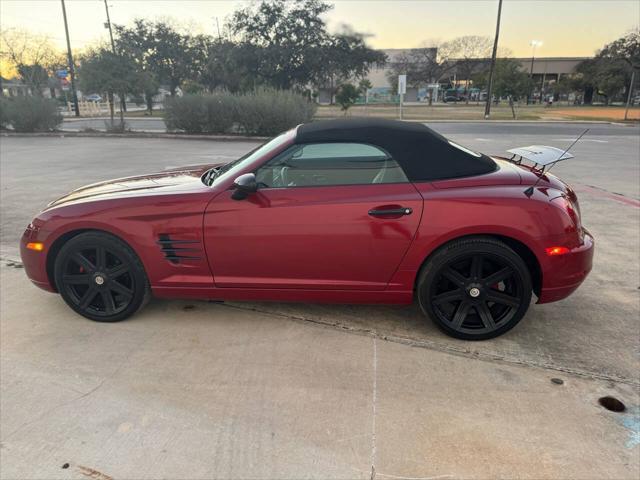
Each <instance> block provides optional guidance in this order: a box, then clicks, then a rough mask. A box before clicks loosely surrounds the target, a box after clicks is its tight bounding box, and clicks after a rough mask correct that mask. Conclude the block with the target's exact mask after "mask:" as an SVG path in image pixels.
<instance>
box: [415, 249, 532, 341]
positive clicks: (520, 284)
mask: <svg viewBox="0 0 640 480" xmlns="http://www.w3.org/2000/svg"><path fill="white" fill-rule="evenodd" d="M416 293H417V297H418V303H419V305H420V309H421V310H422V312H423V313H424V314H425V315H426V316H428V317H429V318H431V319H432V320H433V322H434V323H435V324H436V325H437V326H438V327H439V328H440V329H441V330H442V331H444V332H445V333H446V334H447V335H450V336H452V337H455V338H460V339H463V340H486V339H489V338H494V337H497V336H499V335H502V334H503V333H505V332H507V331H508V330H511V329H512V328H513V327H514V326H516V324H517V323H518V322H519V321H520V320H521V319H522V317H524V315H525V313H526V312H527V310H528V308H529V304H530V303H531V293H532V286H531V275H530V273H529V270H528V268H527V266H526V265H525V263H524V262H523V261H522V258H520V256H519V255H518V254H517V253H516V252H514V251H513V250H512V249H511V248H509V246H507V245H506V244H504V243H503V242H500V241H498V240H495V239H492V238H484V237H476V238H468V239H463V240H458V241H454V242H451V243H449V244H447V245H445V246H444V247H442V248H440V249H439V250H438V251H437V252H436V253H434V254H433V256H432V257H431V258H430V259H429V260H428V262H427V263H426V264H425V266H424V267H423V269H422V271H421V272H420V275H419V277H418V283H417V292H416Z"/></svg>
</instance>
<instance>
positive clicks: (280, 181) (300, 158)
mask: <svg viewBox="0 0 640 480" xmlns="http://www.w3.org/2000/svg"><path fill="white" fill-rule="evenodd" d="M256 179H257V181H258V183H259V184H260V186H261V187H262V188H268V187H273V188H283V187H313V186H330V185H368V184H375V183H402V182H407V181H408V180H407V177H406V176H405V174H404V172H403V171H402V169H401V168H400V166H399V165H398V164H397V163H396V161H395V160H393V159H392V158H391V157H389V155H387V154H386V153H385V152H384V151H382V150H381V149H379V148H377V147H374V146H372V145H366V144H363V143H309V144H304V145H294V146H293V147H291V148H290V149H288V150H287V151H286V152H284V153H282V154H281V155H278V156H277V157H276V158H274V159H272V160H271V161H269V162H268V163H267V164H265V165H263V166H262V167H260V169H259V170H258V172H257V173H256Z"/></svg>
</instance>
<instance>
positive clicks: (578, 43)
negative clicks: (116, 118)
mask: <svg viewBox="0 0 640 480" xmlns="http://www.w3.org/2000/svg"><path fill="white" fill-rule="evenodd" d="M247 3H248V2H246V1H237V0H236V1H233V0H232V1H229V0H108V4H109V10H110V12H109V13H110V16H111V21H112V22H113V23H118V24H129V23H131V22H132V21H133V19H135V18H139V17H143V18H147V19H151V20H154V19H167V18H172V19H173V20H175V21H176V22H177V23H178V24H179V25H181V26H184V27H186V28H188V29H189V30H190V31H192V32H194V33H208V34H213V35H215V34H217V29H216V18H217V19H218V21H219V24H220V27H221V28H222V25H223V23H224V21H225V19H226V18H227V17H228V16H229V15H230V14H231V12H233V11H234V10H235V9H236V8H238V7H240V6H243V5H246V4H247ZM328 3H331V4H333V5H334V8H333V10H332V11H331V12H329V13H328V14H326V21H327V24H328V26H329V30H330V31H334V30H337V29H338V28H340V25H341V24H348V25H350V26H351V27H353V28H354V29H355V30H356V31H359V32H362V33H366V34H369V35H370V37H369V38H368V43H369V45H370V46H372V47H374V48H413V47H419V46H425V45H429V44H430V43H433V42H443V41H447V40H450V39H452V38H455V37H459V36H463V35H484V36H490V37H492V38H493V35H494V33H495V22H496V13H497V5H498V0H448V1H443V0H395V1H394V0H334V1H332V2H331V1H329V2H328ZM66 8H67V17H68V21H69V30H70V36H71V42H72V48H73V49H74V50H75V49H82V48H84V47H86V46H90V45H92V44H95V43H97V42H99V41H101V40H102V41H104V40H107V39H108V31H107V30H106V29H105V28H104V22H105V21H106V15H105V7H104V1H103V0H66ZM638 25H640V0H504V1H503V7H502V26H501V31H500V46H501V47H503V48H505V47H506V48H508V49H509V50H510V51H511V52H512V54H513V55H514V56H516V57H528V56H531V50H532V48H531V41H532V40H537V41H541V42H542V45H541V46H539V47H537V49H536V56H549V57H562V56H578V57H582V56H590V55H593V54H594V52H595V51H596V50H597V49H598V48H601V47H602V46H603V45H604V44H606V43H608V42H611V41H612V40H615V39H616V38H618V37H620V36H622V35H623V34H624V33H626V32H628V31H629V30H631V29H633V28H638ZM0 27H1V28H2V29H7V28H21V29H28V30H32V31H34V32H38V33H42V34H46V35H48V36H49V37H50V38H51V40H52V41H53V42H55V43H56V44H57V45H58V46H59V47H60V48H61V49H62V48H65V39H64V24H63V21H62V8H61V5H60V1H59V0H0Z"/></svg>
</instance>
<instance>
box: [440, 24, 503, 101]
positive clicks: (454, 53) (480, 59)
mask: <svg viewBox="0 0 640 480" xmlns="http://www.w3.org/2000/svg"><path fill="white" fill-rule="evenodd" d="M492 48H493V40H492V39H491V38H489V37H481V36H477V35H467V36H463V37H458V38H455V39H453V40H451V41H450V42H447V43H446V44H444V45H443V46H442V49H443V50H445V51H446V55H447V57H448V58H450V59H451V62H452V63H454V64H455V69H456V73H457V74H458V78H463V79H464V80H465V87H464V93H465V97H466V102H467V103H469V82H470V81H471V77H472V75H473V73H474V72H477V71H478V70H480V69H482V68H484V67H486V65H487V63H488V57H490V55H491V50H492Z"/></svg>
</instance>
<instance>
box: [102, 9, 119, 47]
mask: <svg viewBox="0 0 640 480" xmlns="http://www.w3.org/2000/svg"><path fill="white" fill-rule="evenodd" d="M104 9H105V10H106V11H107V28H109V38H110V39H111V50H113V53H116V44H115V43H114V42H113V30H111V18H110V17H109V5H108V4H107V0H104Z"/></svg>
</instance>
